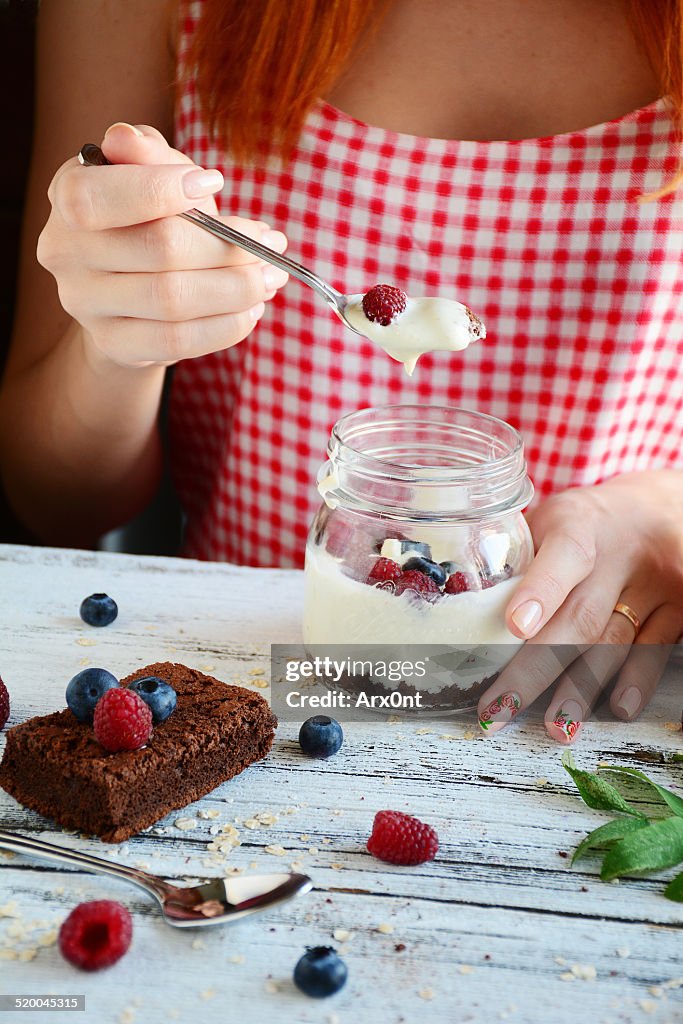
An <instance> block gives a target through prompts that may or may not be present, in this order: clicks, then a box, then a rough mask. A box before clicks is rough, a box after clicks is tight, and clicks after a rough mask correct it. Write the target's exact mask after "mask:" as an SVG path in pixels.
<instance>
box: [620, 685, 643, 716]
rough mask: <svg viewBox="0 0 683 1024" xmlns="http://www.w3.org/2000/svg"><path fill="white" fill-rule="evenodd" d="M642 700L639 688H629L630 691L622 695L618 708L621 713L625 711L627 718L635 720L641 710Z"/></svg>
mask: <svg viewBox="0 0 683 1024" xmlns="http://www.w3.org/2000/svg"><path fill="white" fill-rule="evenodd" d="M642 699H643V695H642V693H641V692H640V690H639V689H638V687H637V686H629V688H628V690H625V691H624V692H623V693H622V695H621V699H620V701H619V703H618V704H617V708H618V710H619V711H623V713H624V717H625V718H634V717H635V715H636V713H637V711H638V709H639V708H640V704H641V701H642Z"/></svg>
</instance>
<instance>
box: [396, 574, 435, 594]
mask: <svg viewBox="0 0 683 1024" xmlns="http://www.w3.org/2000/svg"><path fill="white" fill-rule="evenodd" d="M406 590H410V591H411V592H412V593H414V594H417V595H418V596H419V597H422V598H424V599H425V601H436V600H437V599H438V598H439V596H440V594H441V591H440V590H439V585H438V583H436V582H435V580H433V579H432V578H431V576H425V574H424V573H423V572H420V571H419V570H418V569H411V570H410V571H409V572H402V573H401V575H400V576H399V577H398V579H397V580H396V590H395V591H394V593H395V594H396V596H397V597H399V596H400V595H401V594H403V593H404V592H405V591H406Z"/></svg>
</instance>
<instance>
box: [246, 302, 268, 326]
mask: <svg viewBox="0 0 683 1024" xmlns="http://www.w3.org/2000/svg"><path fill="white" fill-rule="evenodd" d="M265 311H266V306H265V303H264V302H259V303H258V305H256V306H252V307H251V309H250V310H248V313H249V316H250V317H251V319H252V320H253V321H254V322H256V321H257V320H260V319H261V317H262V316H263V314H264V313H265Z"/></svg>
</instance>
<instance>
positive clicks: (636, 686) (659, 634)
mask: <svg viewBox="0 0 683 1024" xmlns="http://www.w3.org/2000/svg"><path fill="white" fill-rule="evenodd" d="M682 631H683V613H682V611H681V609H680V608H675V607H673V606H672V605H662V606H661V607H659V608H658V609H657V610H656V611H655V612H653V614H652V615H650V617H649V618H648V619H647V621H646V622H645V623H644V625H643V628H642V629H641V631H640V633H639V634H638V639H637V640H636V642H635V644H634V645H633V647H632V648H631V650H630V651H629V656H628V658H627V660H626V663H625V664H624V667H623V668H622V670H621V672H620V673H619V676H618V678H617V681H616V683H615V684H614V689H613V691H612V695H611V697H610V708H611V709H612V712H613V714H615V715H616V717H617V718H621V719H623V720H624V721H631V720H632V719H633V718H637V717H638V715H639V714H640V712H641V711H642V710H643V708H644V707H646V706H647V704H648V703H649V701H650V700H651V698H652V695H653V694H654V692H655V690H656V688H657V684H658V682H659V680H660V678H661V675H662V672H663V671H664V669H665V667H666V663H667V660H668V658H669V655H670V653H671V650H672V648H673V645H674V644H675V642H676V640H677V639H678V637H679V636H680V634H681V632H682Z"/></svg>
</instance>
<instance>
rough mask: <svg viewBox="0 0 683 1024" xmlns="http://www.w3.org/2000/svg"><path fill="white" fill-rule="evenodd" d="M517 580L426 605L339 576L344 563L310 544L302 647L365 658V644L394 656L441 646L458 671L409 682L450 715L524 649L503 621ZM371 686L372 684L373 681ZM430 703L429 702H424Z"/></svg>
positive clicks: (412, 597)
mask: <svg viewBox="0 0 683 1024" xmlns="http://www.w3.org/2000/svg"><path fill="white" fill-rule="evenodd" d="M520 579H521V577H519V576H517V577H511V578H510V579H506V580H500V581H499V582H498V583H496V584H495V585H494V586H491V587H489V588H487V589H484V590H471V591H466V592H464V593H461V594H446V593H444V594H441V595H440V596H439V598H438V600H437V601H435V602H434V603H430V602H429V601H425V600H422V599H421V598H420V597H419V596H418V595H416V594H415V593H413V592H412V591H406V592H405V593H403V594H400V595H396V594H394V593H392V592H391V590H390V589H384V588H382V587H381V586H372V585H370V584H368V583H363V582H360V581H359V580H357V579H354V578H353V577H351V576H350V575H348V574H347V573H346V572H344V569H343V566H342V562H341V560H339V559H337V558H335V557H333V556H332V555H330V554H329V553H328V552H327V551H325V550H324V549H322V548H316V547H314V546H313V545H310V544H309V545H308V547H307V549H306V594H305V600H304V618H303V638H304V644H306V646H309V645H312V644H313V645H318V644H319V645H323V646H324V647H325V653H327V654H334V655H335V656H336V655H337V654H339V655H341V656H342V657H346V656H348V655H349V652H350V651H353V650H354V649H357V650H359V651H362V652H364V656H367V647H368V646H369V645H386V647H387V648H388V650H389V651H390V652H391V657H392V658H397V657H399V658H400V657H401V656H402V652H403V653H405V654H407V655H410V654H414V652H415V650H416V649H417V647H418V645H419V647H420V648H422V647H423V646H424V645H426V646H427V647H430V646H432V647H435V648H444V649H446V650H447V653H448V658H447V662H448V663H449V664H451V665H453V666H454V668H455V666H457V668H455V670H454V671H452V672H448V673H444V671H442V670H437V671H431V672H428V673H427V675H426V676H425V678H423V679H421V680H420V681H419V683H418V682H414V685H415V689H416V690H418V691H419V692H421V693H423V694H427V695H428V694H431V695H434V696H437V695H438V697H439V699H438V700H437V701H436V703H439V704H442V705H448V707H449V708H451V709H452V710H460V709H462V710H464V709H465V708H469V707H473V706H475V705H476V703H477V699H478V697H479V696H480V694H481V693H482V692H483V691H484V690H485V689H486V687H487V686H489V685H490V683H491V682H492V680H493V679H494V678H495V676H496V675H497V674H498V672H500V670H501V669H502V668H503V667H504V666H505V665H506V664H507V663H508V662H509V661H510V659H511V658H512V656H513V654H514V652H515V651H516V650H517V649H518V648H519V647H521V646H522V643H523V641H522V640H520V639H519V637H516V636H514V635H513V634H512V633H511V632H510V631H509V630H508V628H507V626H506V624H505V608H506V606H507V604H508V602H509V601H510V599H511V597H512V595H513V594H514V592H515V590H516V588H517V586H518V584H519V582H520ZM411 647H412V651H411V650H409V648H411ZM437 661H438V659H437ZM367 682H368V681H365V682H364V683H363V684H362V686H366V685H367ZM369 682H370V684H371V685H372V680H370V681H369ZM385 685H386V684H384V683H383V684H381V685H380V686H378V687H376V688H378V689H382V688H385ZM432 702H433V701H432V700H430V699H427V700H426V704H428V705H429V704H431V703H432Z"/></svg>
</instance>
